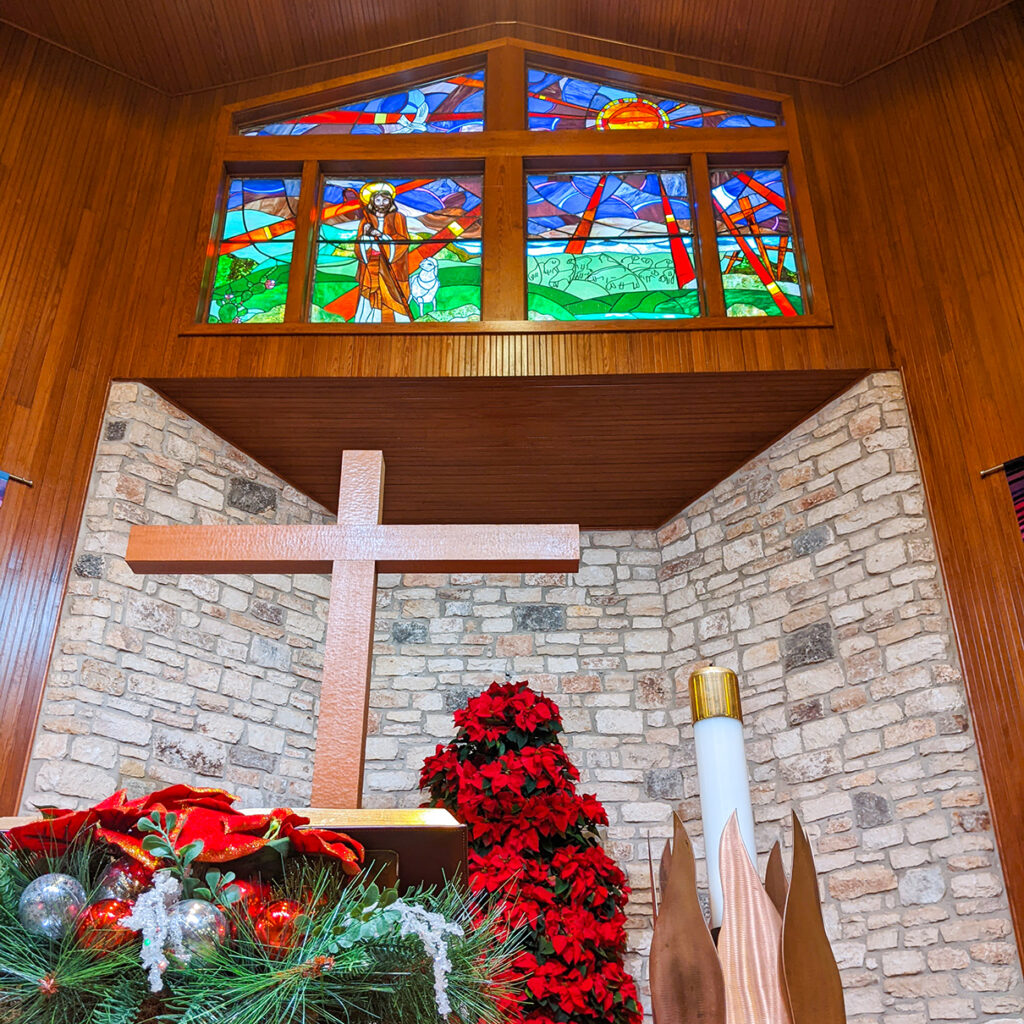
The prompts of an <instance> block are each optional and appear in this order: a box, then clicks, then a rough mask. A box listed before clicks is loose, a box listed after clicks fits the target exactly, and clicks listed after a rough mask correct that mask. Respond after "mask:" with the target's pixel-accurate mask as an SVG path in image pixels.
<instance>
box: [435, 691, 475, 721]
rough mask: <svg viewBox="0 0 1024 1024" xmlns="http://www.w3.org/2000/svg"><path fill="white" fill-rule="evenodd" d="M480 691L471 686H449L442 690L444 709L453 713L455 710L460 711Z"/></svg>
mask: <svg viewBox="0 0 1024 1024" xmlns="http://www.w3.org/2000/svg"><path fill="white" fill-rule="evenodd" d="M479 692H480V691H479V690H474V689H473V688H472V687H469V686H449V687H448V688H447V689H445V690H442V691H441V700H442V701H443V707H444V710H445V711H447V712H448V713H449V714H451V713H452V712H453V711H460V710H461V709H462V708H464V707H465V706H466V705H467V704H468V703H469V701H470V700H472V698H473V697H475V696H476V695H477V694H478V693H479Z"/></svg>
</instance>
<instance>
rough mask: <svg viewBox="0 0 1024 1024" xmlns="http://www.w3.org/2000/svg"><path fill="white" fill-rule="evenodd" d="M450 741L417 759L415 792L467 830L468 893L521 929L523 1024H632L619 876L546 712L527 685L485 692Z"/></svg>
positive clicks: (592, 806)
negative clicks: (492, 898)
mask: <svg viewBox="0 0 1024 1024" xmlns="http://www.w3.org/2000/svg"><path fill="white" fill-rule="evenodd" d="M455 724H456V725H457V726H458V733H457V735H456V737H455V739H454V740H453V741H452V742H451V743H449V744H447V745H446V746H445V745H440V746H438V748H437V752H436V753H435V754H433V755H432V756H430V757H428V758H427V760H426V762H425V764H424V767H423V774H422V777H421V783H420V784H421V786H422V787H423V788H424V789H426V790H428V791H429V793H430V802H431V803H432V804H433V806H438V807H446V808H447V809H448V810H449V811H451V812H452V814H454V815H455V817H456V818H458V819H459V820H460V821H462V822H464V823H465V824H466V825H467V826H468V830H469V844H470V853H469V873H470V886H471V888H472V889H473V890H474V891H475V892H479V893H484V894H493V895H496V896H497V898H498V900H499V902H500V913H501V915H502V920H503V921H504V923H505V924H506V925H507V926H508V927H509V928H521V929H524V930H525V933H526V935H527V941H526V943H525V947H524V949H523V951H522V952H521V953H520V955H519V956H518V957H517V959H516V960H515V962H514V964H513V967H512V971H513V973H514V974H515V975H517V976H519V977H520V978H521V979H522V981H523V983H524V992H525V994H524V995H523V996H522V998H521V999H520V1002H519V1005H518V1008H517V1012H518V1014H520V1015H521V1016H522V1018H523V1020H525V1021H527V1022H530V1024H556V1022H557V1024H590V1022H597V1021H600V1022H602V1024H605V1022H611V1024H638V1022H639V1021H640V1019H641V1016H642V1014H641V1011H640V1007H639V1004H638V1001H637V995H636V987H635V985H634V983H633V979H632V978H631V977H630V976H629V974H627V973H626V971H625V969H624V968H623V964H622V954H623V950H624V949H625V944H626V932H625V923H626V916H625V913H624V907H625V905H626V899H627V897H628V895H629V889H628V888H627V886H626V879H625V877H624V875H623V874H622V872H621V871H620V870H619V868H618V867H617V866H616V865H615V862H614V861H613V860H612V859H611V858H610V857H609V856H608V855H607V854H606V853H605V852H604V850H603V849H602V848H601V846H600V841H599V837H598V834H597V827H598V826H599V825H607V824H608V817H607V815H606V814H605V811H604V808H603V807H602V806H601V804H600V803H599V802H598V800H597V798H596V797H594V796H589V795H586V794H578V793H577V792H576V783H577V782H578V781H579V772H578V771H577V770H576V768H575V766H574V765H573V764H572V762H571V761H570V760H569V758H568V755H567V754H566V752H565V749H564V748H563V747H562V745H561V743H560V742H559V740H558V735H559V733H560V732H561V731H562V720H561V716H560V715H559V712H558V707H557V705H556V704H555V703H554V702H553V701H551V700H550V699H548V698H547V697H544V696H543V695H541V694H538V693H536V692H535V691H533V690H531V689H530V687H529V684H528V683H525V682H522V683H509V684H499V683H495V684H493V685H492V686H491V687H490V689H488V690H487V691H486V692H484V693H482V694H480V695H479V696H477V697H475V698H473V699H472V700H470V701H469V703H468V704H467V706H466V707H465V708H463V709H462V710H461V711H457V712H456V713H455Z"/></svg>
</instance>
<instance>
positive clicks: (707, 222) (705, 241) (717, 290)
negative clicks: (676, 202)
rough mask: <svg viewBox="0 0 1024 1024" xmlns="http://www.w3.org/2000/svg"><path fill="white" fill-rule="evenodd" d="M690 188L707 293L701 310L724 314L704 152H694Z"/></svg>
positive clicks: (716, 314)
mask: <svg viewBox="0 0 1024 1024" xmlns="http://www.w3.org/2000/svg"><path fill="white" fill-rule="evenodd" d="M690 188H691V190H692V196H691V199H690V201H691V203H692V204H693V210H694V213H695V214H696V216H695V217H694V223H695V225H696V231H695V232H694V243H695V245H696V248H697V258H698V260H699V265H700V277H701V286H702V289H703V294H704V308H703V310H702V313H703V315H704V316H707V317H724V316H725V288H724V287H723V285H722V274H721V265H720V263H719V259H718V232H717V230H716V227H715V211H714V206H713V205H712V201H711V174H710V172H709V171H708V158H707V155H706V154H705V153H694V154H693V156H692V158H691V160H690Z"/></svg>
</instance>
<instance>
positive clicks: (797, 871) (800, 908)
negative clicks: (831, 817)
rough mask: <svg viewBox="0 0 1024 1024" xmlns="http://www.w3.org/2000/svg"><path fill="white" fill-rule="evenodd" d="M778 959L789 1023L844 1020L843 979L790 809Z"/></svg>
mask: <svg viewBox="0 0 1024 1024" xmlns="http://www.w3.org/2000/svg"><path fill="white" fill-rule="evenodd" d="M781 963H782V975H783V979H784V984H785V986H786V992H787V995H788V997H789V1005H790V1009H791V1012H792V1016H793V1024H845V1021H846V1008H845V1006H844V1004H843V982H842V979H841V978H840V976H839V968H838V967H837V966H836V961H835V957H834V956H833V954H832V947H831V946H830V945H829V941H828V935H826V933H825V922H824V921H823V920H822V916H821V896H820V894H819V892H818V876H817V872H816V871H815V869H814V856H813V855H812V853H811V844H810V843H809V842H808V841H807V836H806V835H805V834H804V830H803V829H802V828H801V826H800V822H799V820H798V819H797V816H796V814H794V815H793V876H792V878H791V879H790V881H789V894H788V896H787V898H786V909H785V912H784V914H783V918H782V959H781Z"/></svg>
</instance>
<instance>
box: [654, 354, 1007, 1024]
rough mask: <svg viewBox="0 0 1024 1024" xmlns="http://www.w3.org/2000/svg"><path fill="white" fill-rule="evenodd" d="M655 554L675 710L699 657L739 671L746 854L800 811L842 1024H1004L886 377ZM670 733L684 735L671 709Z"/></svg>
mask: <svg viewBox="0 0 1024 1024" xmlns="http://www.w3.org/2000/svg"><path fill="white" fill-rule="evenodd" d="M659 541H660V543H661V545H662V553H663V563H662V567H661V570H660V579H661V583H662V592H663V595H664V597H665V601H666V612H667V614H666V618H665V625H666V626H667V627H668V628H669V630H670V634H671V638H672V643H671V653H670V656H669V658H668V661H667V668H668V670H669V671H671V672H672V673H673V676H674V679H675V682H676V693H677V694H678V695H679V696H680V698H681V695H682V688H683V685H684V682H685V680H686V679H687V678H688V676H689V672H690V670H691V669H692V668H693V667H694V666H695V665H697V664H703V663H705V662H706V661H708V660H714V661H715V662H717V663H719V664H724V665H727V666H730V667H732V668H734V669H736V671H737V672H738V673H739V674H740V678H741V681H742V692H743V704H744V711H745V724H746V734H747V744H748V745H747V753H748V759H749V761H750V765H751V774H752V779H753V798H754V802H755V819H756V823H757V840H758V848H759V850H760V851H762V853H763V852H764V851H765V850H767V848H768V847H769V846H770V844H771V842H772V841H773V840H774V838H775V836H776V835H777V834H778V833H779V832H780V831H782V832H783V833H785V819H786V818H787V816H788V814H789V811H790V809H791V808H792V809H795V810H796V811H797V812H798V813H799V815H800V817H801V819H802V821H803V822H804V824H805V826H806V827H807V830H808V833H809V835H810V836H811V842H812V846H813V849H814V852H815V857H816V861H817V865H818V869H819V872H820V874H821V876H822V888H823V892H824V896H825V919H826V923H827V925H828V928H829V933H830V937H831V938H832V939H833V942H834V949H835V952H836V954H837V957H838V960H839V963H840V966H841V967H842V969H843V980H844V984H845V987H846V1002H847V1012H848V1014H849V1015H850V1018H851V1019H852V1020H856V1021H861V1020H863V1021H876V1020H885V1021H900V1022H906V1024H909V1022H911V1021H915V1022H916V1021H943V1020H956V1021H967V1020H980V1019H986V1020H999V1021H1008V1020H1014V1021H1016V1020H1019V1019H1020V1017H1021V1012H1022V1009H1024V988H1022V987H1021V982H1020V971H1019V965H1018V962H1017V956H1016V949H1015V946H1014V942H1013V936H1012V934H1011V925H1010V920H1009V914H1008V911H1007V903H1006V897H1005V892H1004V888H1003V879H1002V875H1001V872H1000V869H999V863H998V857H997V854H996V852H995V844H994V836H993V833H992V827H991V820H990V817H989V812H988V810H987V806H986V802H985V790H984V783H983V780H982V776H981V771H980V766H979V763H978V754H977V749H976V747H975V741H974V737H973V734H972V731H971V725H970V716H969V713H968V709H967V704H966V698H965V692H964V687H963V682H962V679H961V675H960V670H959V667H958V664H957V656H956V650H955V647H954V643H953V638H952V623H951V620H950V616H949V609H948V605H947V602H946V598H945V595H944V593H943V588H942V581H941V577H940V573H939V567H938V563H937V561H936V556H935V550H934V547H933V542H932V536H931V530H930V527H929V521H928V514H927V510H926V507H925V502H924V494H923V491H922V487H921V479H920V475H919V471H918V466H917V460H916V457H915V454H914V449H913V445H912V441H911V437H910V430H909V421H908V417H907V409H906V404H905V401H904V396H903V392H902V388H901V384H900V378H899V375H898V374H894V373H885V374H876V375H874V376H873V377H872V378H870V379H869V380H868V381H865V382H862V383H861V384H859V385H857V386H856V387H854V388H853V389H852V390H851V391H849V392H847V393H846V395H844V396H843V397H842V398H841V399H840V400H839V401H837V402H834V403H832V404H831V405H830V406H828V407H827V408H826V409H824V410H823V411H822V412H821V413H820V414H819V415H818V416H816V417H814V418H813V419H812V420H810V421H809V422H807V423H805V424H804V425H803V426H802V427H800V428H798V429H797V430H795V431H794V432H792V433H791V434H790V435H789V436H788V437H786V438H785V439H784V440H782V441H781V442H779V443H778V444H776V445H775V446H773V447H772V449H771V450H770V451H768V452H766V453H765V454H764V455H762V456H761V457H760V458H758V459H755V460H754V461H753V462H751V463H750V464H748V465H747V466H745V467H744V468H743V469H742V470H741V471H740V472H738V473H736V474H735V475H734V476H732V477H730V478H729V479H728V480H726V481H724V482H723V483H722V484H721V485H720V486H718V487H717V488H715V490H714V491H713V492H711V493H710V494H708V495H706V496H705V497H703V498H701V499H700V500H699V501H698V502H696V503H695V504H694V505H692V506H690V507H689V508H688V509H686V510H685V512H683V513H682V514H681V515H680V516H678V517H677V518H676V519H675V520H673V521H672V522H671V523H669V524H668V525H667V526H666V527H665V528H663V529H662V530H661V531H660V532H659ZM670 717H671V718H672V720H673V721H674V722H677V723H678V724H679V725H680V726H681V727H682V731H683V734H684V735H686V734H687V729H686V725H687V723H688V722H689V715H688V712H687V711H686V709H685V707H684V706H683V705H682V703H681V702H680V705H679V706H677V708H676V709H675V710H674V711H673V712H672V713H671V716H670ZM684 750H685V753H684V754H683V758H682V763H681V767H683V768H684V769H686V770H685V771H684V782H683V786H684V790H685V799H684V801H683V808H684V814H686V815H689V816H691V818H692V821H691V826H692V832H693V833H697V832H699V830H700V823H699V807H698V803H697V800H696V799H695V797H696V784H695V779H694V776H693V772H692V769H691V768H690V765H691V764H692V755H691V753H690V749H689V746H688V745H686V746H685V747H684ZM674 756H675V757H678V756H679V755H678V754H676V755H674ZM786 838H787V840H788V836H787V837H786Z"/></svg>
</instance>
